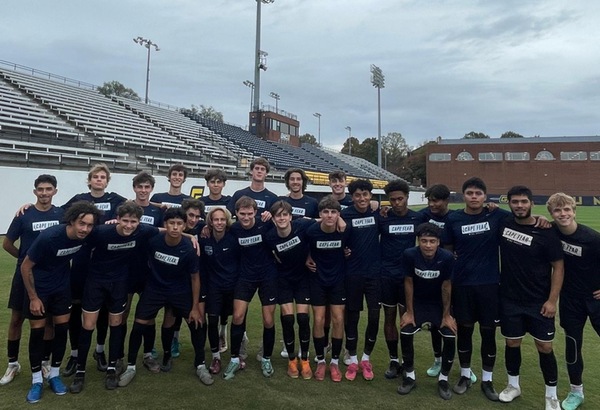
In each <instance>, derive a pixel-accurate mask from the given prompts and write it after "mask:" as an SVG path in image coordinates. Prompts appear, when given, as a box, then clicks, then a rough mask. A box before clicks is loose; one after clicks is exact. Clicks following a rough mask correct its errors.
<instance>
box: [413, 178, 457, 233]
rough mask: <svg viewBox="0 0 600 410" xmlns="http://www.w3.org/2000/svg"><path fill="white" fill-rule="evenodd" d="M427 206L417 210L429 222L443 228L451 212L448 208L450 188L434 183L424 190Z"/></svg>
mask: <svg viewBox="0 0 600 410" xmlns="http://www.w3.org/2000/svg"><path fill="white" fill-rule="evenodd" d="M425 198H427V207H425V208H423V209H421V210H420V211H419V212H420V213H422V214H424V215H425V216H427V218H429V222H430V223H432V224H434V225H437V226H439V227H440V228H441V229H444V226H445V225H446V219H448V216H449V215H450V214H451V213H452V212H453V211H452V210H451V209H449V208H448V203H449V202H450V189H448V187H447V186H446V185H444V184H435V185H432V186H430V187H429V188H427V191H425Z"/></svg>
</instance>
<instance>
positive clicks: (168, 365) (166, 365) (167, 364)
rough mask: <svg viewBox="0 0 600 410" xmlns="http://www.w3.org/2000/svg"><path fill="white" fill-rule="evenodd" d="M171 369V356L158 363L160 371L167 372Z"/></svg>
mask: <svg viewBox="0 0 600 410" xmlns="http://www.w3.org/2000/svg"><path fill="white" fill-rule="evenodd" d="M171 369H173V358H172V357H169V360H167V361H166V362H165V361H164V360H163V363H162V364H161V365H160V371H161V372H164V373H168V372H170V371H171Z"/></svg>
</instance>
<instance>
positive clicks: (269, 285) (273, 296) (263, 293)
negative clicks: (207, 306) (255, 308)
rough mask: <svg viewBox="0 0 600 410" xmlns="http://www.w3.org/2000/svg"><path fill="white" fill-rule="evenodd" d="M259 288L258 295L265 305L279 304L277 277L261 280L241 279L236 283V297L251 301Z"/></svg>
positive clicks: (234, 294)
mask: <svg viewBox="0 0 600 410" xmlns="http://www.w3.org/2000/svg"><path fill="white" fill-rule="evenodd" d="M257 290H258V297H259V298H260V303H261V305H263V306H270V305H275V304H277V278H272V279H263V280H261V281H247V280H243V279H240V280H238V283H237V284H236V285H235V291H234V293H233V297H234V299H238V300H243V301H245V302H248V303H250V301H251V300H252V298H253V297H254V294H255V293H256V291H257Z"/></svg>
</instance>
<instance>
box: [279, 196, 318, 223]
mask: <svg viewBox="0 0 600 410" xmlns="http://www.w3.org/2000/svg"><path fill="white" fill-rule="evenodd" d="M279 199H280V200H282V201H285V202H287V203H288V204H290V205H291V206H292V218H294V219H298V218H318V217H319V203H318V202H317V200H316V199H315V198H313V197H311V196H308V195H302V198H300V199H293V198H290V197H289V196H280V197H279Z"/></svg>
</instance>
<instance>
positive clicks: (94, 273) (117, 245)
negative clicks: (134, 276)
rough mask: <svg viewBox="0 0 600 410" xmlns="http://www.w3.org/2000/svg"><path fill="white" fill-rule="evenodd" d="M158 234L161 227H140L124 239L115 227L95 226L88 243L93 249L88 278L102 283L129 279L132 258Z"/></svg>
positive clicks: (140, 225) (142, 225)
mask: <svg viewBox="0 0 600 410" xmlns="http://www.w3.org/2000/svg"><path fill="white" fill-rule="evenodd" d="M158 232H159V231H158V228H155V227H153V226H150V225H144V224H139V226H138V228H137V229H136V230H135V231H134V232H133V233H132V234H131V235H129V236H122V235H119V233H118V232H117V225H115V224H110V225H101V226H98V227H96V229H94V230H93V231H92V233H91V234H90V235H89V236H88V240H87V241H86V242H87V243H88V245H89V246H91V247H92V248H93V251H92V258H91V261H90V267H89V272H88V275H89V276H90V277H93V278H94V279H95V280H97V281H100V282H114V281H120V280H127V275H128V273H129V269H128V267H129V262H130V259H131V258H135V257H136V256H135V255H136V253H138V252H139V249H142V248H145V247H146V243H147V241H148V239H149V238H150V237H152V236H154V235H157V234H158ZM136 248H137V249H136Z"/></svg>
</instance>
